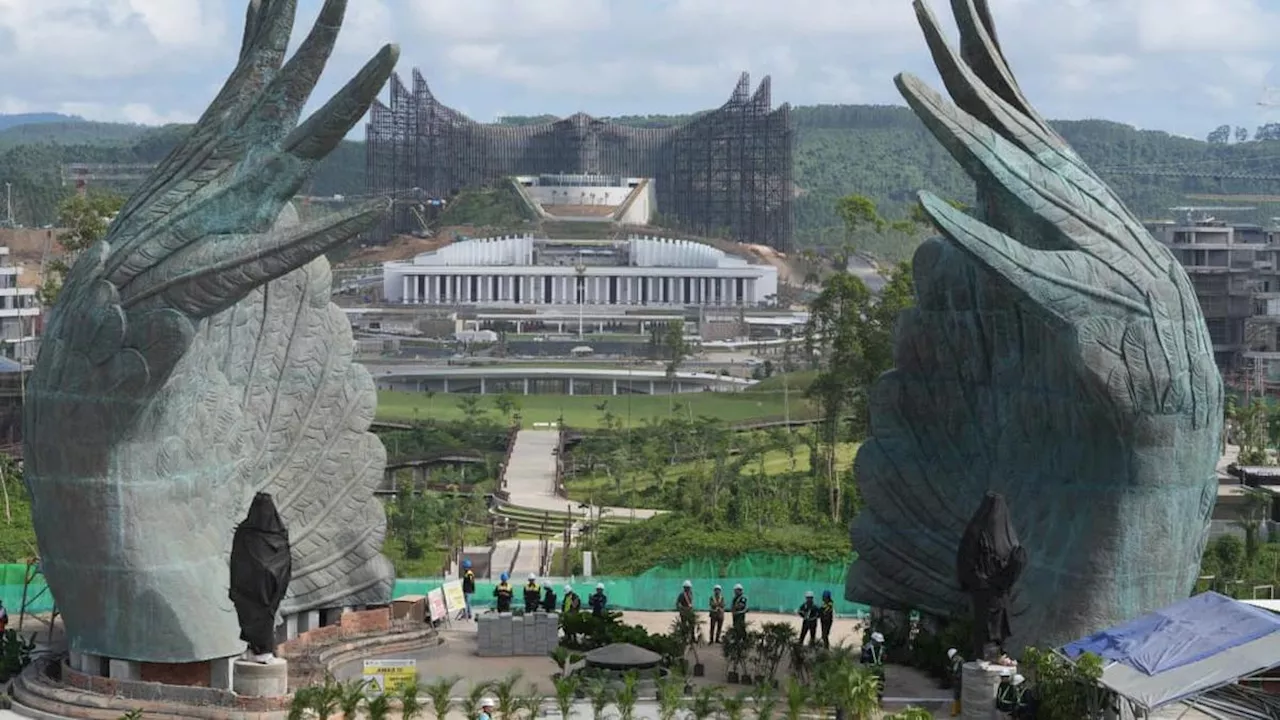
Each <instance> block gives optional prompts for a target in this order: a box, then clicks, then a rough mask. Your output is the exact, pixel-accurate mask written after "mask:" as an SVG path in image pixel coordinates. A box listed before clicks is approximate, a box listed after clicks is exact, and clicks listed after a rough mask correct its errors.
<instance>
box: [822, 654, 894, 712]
mask: <svg viewBox="0 0 1280 720" xmlns="http://www.w3.org/2000/svg"><path fill="white" fill-rule="evenodd" d="M823 679H824V683H823V688H822V691H823V692H822V694H823V696H824V699H825V700H826V703H827V704H828V705H832V706H834V707H835V709H836V715H837V717H840V716H843V717H845V718H846V719H847V720H871V718H872V717H873V716H874V715H875V713H876V712H877V711H879V710H880V679H879V678H877V677H876V676H875V675H874V674H873V673H872V672H871V671H870V670H867V669H865V668H862V667H859V666H857V665H854V664H853V663H840V664H839V665H838V666H836V667H834V668H831V670H830V672H828V673H824V678H823Z"/></svg>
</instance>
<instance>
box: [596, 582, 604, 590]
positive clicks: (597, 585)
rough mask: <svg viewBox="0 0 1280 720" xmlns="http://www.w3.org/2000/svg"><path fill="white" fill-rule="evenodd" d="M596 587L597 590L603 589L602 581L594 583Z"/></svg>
mask: <svg viewBox="0 0 1280 720" xmlns="http://www.w3.org/2000/svg"><path fill="white" fill-rule="evenodd" d="M596 589H597V590H603V589H604V583H596Z"/></svg>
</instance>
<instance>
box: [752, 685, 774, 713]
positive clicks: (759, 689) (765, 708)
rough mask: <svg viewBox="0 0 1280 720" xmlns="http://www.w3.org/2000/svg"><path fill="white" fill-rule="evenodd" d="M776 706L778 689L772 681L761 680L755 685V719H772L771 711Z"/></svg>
mask: <svg viewBox="0 0 1280 720" xmlns="http://www.w3.org/2000/svg"><path fill="white" fill-rule="evenodd" d="M777 707H778V690H777V688H775V687H774V686H773V682H772V681H769V682H762V683H760V684H759V685H756V720H773V713H774V710H776V709H777Z"/></svg>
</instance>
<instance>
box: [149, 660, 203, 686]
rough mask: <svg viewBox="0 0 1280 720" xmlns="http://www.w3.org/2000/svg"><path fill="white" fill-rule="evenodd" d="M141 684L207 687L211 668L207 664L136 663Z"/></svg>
mask: <svg viewBox="0 0 1280 720" xmlns="http://www.w3.org/2000/svg"><path fill="white" fill-rule="evenodd" d="M138 670H139V672H140V676H141V678H142V682H154V683H164V684H166V685H192V686H195V687H209V679H210V676H211V674H212V667H210V665H209V662H208V661H205V662H194V663H146V662H144V663H138Z"/></svg>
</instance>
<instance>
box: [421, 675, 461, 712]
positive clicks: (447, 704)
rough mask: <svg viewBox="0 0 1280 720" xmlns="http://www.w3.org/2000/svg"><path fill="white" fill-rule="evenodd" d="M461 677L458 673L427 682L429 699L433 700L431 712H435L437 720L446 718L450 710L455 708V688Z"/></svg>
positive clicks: (426, 689)
mask: <svg viewBox="0 0 1280 720" xmlns="http://www.w3.org/2000/svg"><path fill="white" fill-rule="evenodd" d="M461 679H462V678H460V677H458V676H457V675H450V676H448V677H442V678H437V679H435V680H433V681H431V682H429V683H427V686H426V687H425V688H424V691H425V692H426V695H427V699H428V700H430V701H431V712H433V713H435V716H436V720H445V717H446V716H447V715H448V714H449V711H450V710H452V709H453V688H454V687H455V686H457V684H458V681H459V680H461Z"/></svg>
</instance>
